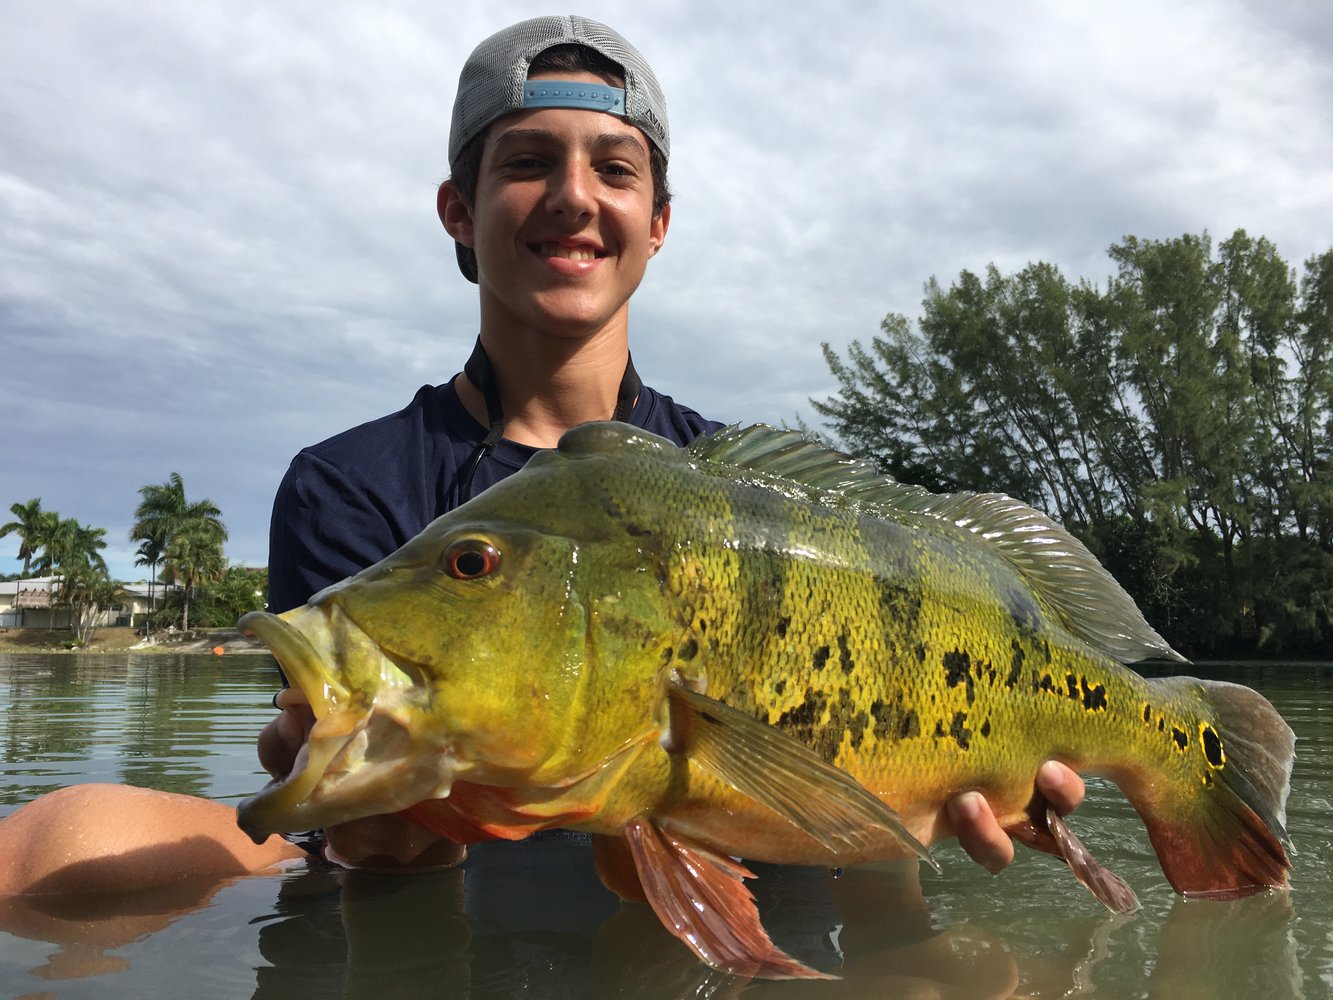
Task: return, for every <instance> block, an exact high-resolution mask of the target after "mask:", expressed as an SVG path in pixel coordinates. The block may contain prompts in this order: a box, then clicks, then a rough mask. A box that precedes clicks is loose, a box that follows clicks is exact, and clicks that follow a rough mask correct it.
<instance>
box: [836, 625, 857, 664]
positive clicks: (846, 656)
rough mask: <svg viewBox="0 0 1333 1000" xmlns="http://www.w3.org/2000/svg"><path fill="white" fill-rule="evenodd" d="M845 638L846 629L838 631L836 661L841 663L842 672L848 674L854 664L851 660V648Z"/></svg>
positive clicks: (846, 637)
mask: <svg viewBox="0 0 1333 1000" xmlns="http://www.w3.org/2000/svg"><path fill="white" fill-rule="evenodd" d="M847 639H848V636H847V630H846V629H843V630H842V631H841V632H839V633H838V662H839V663H840V664H842V672H843V673H844V674H850V673H851V672H852V670H853V668H854V667H855V666H856V664H855V663H854V662H853V661H852V650H851V646H850V645H849V643H848V641H847Z"/></svg>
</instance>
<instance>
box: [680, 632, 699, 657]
mask: <svg viewBox="0 0 1333 1000" xmlns="http://www.w3.org/2000/svg"><path fill="white" fill-rule="evenodd" d="M698 655H699V644H698V643H697V642H695V640H694V639H693V638H692V637H691V638H689V639H686V640H685V641H684V642H682V643H681V644H680V646H679V647H678V648H677V649H676V659H678V660H684V661H685V662H686V663H689V662H690V660H692V659H694V658H695V657H696V656H698Z"/></svg>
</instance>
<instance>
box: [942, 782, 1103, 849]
mask: <svg viewBox="0 0 1333 1000" xmlns="http://www.w3.org/2000/svg"><path fill="white" fill-rule="evenodd" d="M1083 792H1084V788H1083V779H1082V778H1080V777H1079V776H1078V774H1077V773H1076V772H1074V771H1072V770H1071V769H1069V768H1068V767H1065V765H1063V764H1061V763H1059V762H1058V761H1054V760H1048V761H1047V762H1046V763H1045V764H1043V765H1042V766H1041V769H1040V770H1039V771H1038V772H1037V794H1039V795H1041V796H1042V797H1043V798H1045V799H1046V801H1047V802H1049V803H1050V805H1051V807H1052V808H1053V809H1054V810H1055V811H1056V812H1057V813H1058V814H1059V815H1061V816H1065V815H1067V814H1069V813H1071V812H1073V811H1074V809H1076V808H1077V807H1078V804H1079V803H1080V802H1082V801H1083ZM947 809H948V811H949V819H950V820H951V821H952V822H953V827H954V832H955V833H957V834H958V842H959V843H960V844H962V845H963V850H965V851H967V853H968V854H969V855H971V857H972V860H973V861H975V862H976V863H977V864H979V865H981V866H982V867H983V868H985V869H986V870H987V871H990V872H998V871H1000V869H1002V868H1004V867H1005V866H1006V865H1008V864H1009V862H1011V861H1013V860H1014V844H1013V841H1012V840H1011V839H1010V838H1009V835H1008V834H1007V833H1005V832H1004V830H1003V829H1001V828H1000V824H999V823H998V822H997V821H996V819H995V814H994V813H993V812H991V808H990V804H989V803H988V802H987V801H986V799H985V798H984V797H983V796H982V794H981V793H980V792H964V793H963V794H962V795H958V796H955V797H954V798H953V799H951V800H950V801H949V804H948V806H947Z"/></svg>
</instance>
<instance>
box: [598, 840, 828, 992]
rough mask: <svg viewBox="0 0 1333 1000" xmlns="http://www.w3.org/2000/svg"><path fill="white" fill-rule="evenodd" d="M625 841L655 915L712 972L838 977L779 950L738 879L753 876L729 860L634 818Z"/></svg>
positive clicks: (765, 976)
mask: <svg viewBox="0 0 1333 1000" xmlns="http://www.w3.org/2000/svg"><path fill="white" fill-rule="evenodd" d="M625 839H626V841H627V842H628V844H629V851H630V854H631V855H632V856H633V858H634V865H635V868H636V870H637V871H638V875H639V882H640V884H641V885H642V886H643V891H644V894H645V896H646V897H647V899H648V903H649V905H650V906H652V908H653V911H654V912H655V913H656V914H657V916H658V919H659V920H661V921H662V923H663V925H664V926H665V927H666V928H667V929H668V930H669V931H671V932H672V933H673V934H675V935H676V937H678V938H680V939H681V940H682V941H684V942H685V944H686V945H687V946H688V947H689V949H690V950H691V951H693V952H694V953H695V954H696V955H698V956H699V958H700V959H702V960H703V961H704V962H707V963H708V964H709V965H711V966H712V967H713V968H715V969H719V970H721V971H723V972H728V973H731V974H733V975H737V976H753V977H758V978H762V979H836V978H837V977H836V976H830V975H828V974H827V973H823V972H820V971H819V970H817V969H812V968H811V967H810V966H808V965H806V964H805V963H803V962H800V961H798V960H797V959H795V958H793V957H792V956H790V955H788V954H787V953H786V952H784V951H783V950H782V949H780V948H778V947H777V946H776V945H775V944H773V942H772V941H771V940H770V939H769V937H768V933H767V932H766V931H765V930H764V928H763V925H762V924H761V923H760V922H759V911H758V909H757V908H756V907H755V903H754V897H753V896H752V895H750V890H749V889H747V888H746V887H745V883H744V882H743V881H741V880H742V879H745V878H753V877H754V876H753V873H752V872H750V871H749V870H748V869H747V868H745V867H744V866H743V865H741V864H739V863H737V862H735V861H732V860H731V859H730V858H727V857H724V856H723V855H720V854H715V853H713V852H712V851H710V850H708V849H707V848H704V847H701V846H699V845H696V844H689V843H686V842H685V841H682V840H680V839H678V838H676V837H673V836H672V835H671V834H669V833H667V832H665V831H663V830H661V829H660V828H658V826H657V825H656V824H655V823H653V821H652V820H650V819H647V818H644V817H636V818H635V819H632V820H630V821H629V823H627V824H626V825H625Z"/></svg>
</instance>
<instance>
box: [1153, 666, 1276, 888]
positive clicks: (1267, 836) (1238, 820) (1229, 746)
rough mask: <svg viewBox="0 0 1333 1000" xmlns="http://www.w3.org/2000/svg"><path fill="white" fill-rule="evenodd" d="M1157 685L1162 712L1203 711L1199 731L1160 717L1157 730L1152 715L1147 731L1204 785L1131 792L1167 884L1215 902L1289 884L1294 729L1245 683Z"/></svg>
mask: <svg viewBox="0 0 1333 1000" xmlns="http://www.w3.org/2000/svg"><path fill="white" fill-rule="evenodd" d="M1149 683H1150V684H1151V685H1152V687H1153V689H1154V691H1153V696H1154V697H1155V698H1157V699H1159V704H1162V705H1163V706H1167V705H1170V704H1173V703H1174V704H1175V705H1182V704H1183V705H1195V706H1197V707H1198V709H1199V711H1200V721H1199V722H1198V724H1197V727H1191V728H1195V729H1196V731H1194V732H1185V731H1184V729H1183V728H1177V727H1173V726H1172V725H1171V724H1170V722H1166V723H1165V724H1164V723H1163V717H1162V716H1160V715H1159V716H1156V720H1157V721H1156V723H1155V724H1154V723H1153V722H1152V721H1151V720H1150V719H1149V717H1148V716H1149V713H1150V712H1151V707H1149V708H1148V709H1145V723H1147V724H1149V725H1152V726H1153V728H1155V729H1157V730H1158V731H1160V732H1161V733H1162V734H1163V738H1170V739H1173V740H1174V741H1175V743H1176V744H1177V746H1178V747H1179V748H1180V752H1182V753H1188V754H1189V755H1191V757H1193V758H1195V759H1196V760H1197V762H1198V767H1197V768H1191V772H1192V773H1193V774H1195V775H1197V784H1194V785H1192V787H1190V788H1188V789H1186V790H1182V789H1180V788H1179V786H1176V787H1175V788H1167V787H1163V786H1160V785H1158V786H1157V787H1156V788H1155V789H1152V790H1149V789H1148V787H1147V786H1146V785H1145V786H1144V787H1141V788H1139V789H1138V790H1131V789H1127V794H1129V797H1130V801H1131V802H1133V804H1134V807H1135V808H1136V809H1137V810H1138V811H1139V814H1140V815H1141V816H1142V817H1143V821H1144V824H1145V825H1146V826H1147V828H1148V836H1149V837H1150V838H1151V840H1152V845H1153V848H1154V850H1156V852H1157V858H1158V860H1159V861H1160V862H1161V865H1162V871H1163V872H1165V874H1166V877H1167V880H1168V881H1169V882H1170V883H1171V885H1172V886H1173V887H1174V888H1175V890H1176V891H1177V892H1179V893H1181V894H1183V895H1186V896H1203V897H1209V898H1214V899H1232V898H1235V897H1238V896H1247V895H1250V894H1251V893H1255V892H1262V891H1263V890H1265V889H1269V888H1281V887H1284V886H1286V885H1287V870H1288V869H1289V868H1290V867H1291V863H1290V861H1289V860H1288V858H1287V851H1286V849H1285V847H1284V843H1286V842H1287V830H1286V822H1287V793H1288V792H1289V791H1290V787H1291V766H1292V762H1293V760H1294V758H1295V744H1296V736H1295V734H1294V733H1293V732H1292V731H1291V727H1290V726H1288V725H1287V723H1286V721H1285V720H1283V718H1282V716H1280V715H1279V714H1278V713H1277V710H1276V709H1275V708H1273V706H1272V705H1271V704H1269V702H1268V700H1267V699H1266V698H1264V697H1263V696H1262V695H1260V694H1259V693H1257V692H1255V691H1252V690H1250V689H1249V688H1247V687H1243V686H1242V685H1239V684H1228V683H1225V682H1222V681H1205V680H1198V679H1196V678H1193V677H1163V678H1158V679H1155V680H1152V681H1150V682H1149ZM1150 706H1151V703H1150ZM1182 725H1183V724H1182ZM1191 780H1192V781H1193V780H1194V779H1191Z"/></svg>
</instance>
